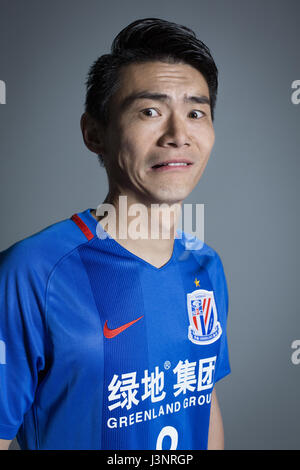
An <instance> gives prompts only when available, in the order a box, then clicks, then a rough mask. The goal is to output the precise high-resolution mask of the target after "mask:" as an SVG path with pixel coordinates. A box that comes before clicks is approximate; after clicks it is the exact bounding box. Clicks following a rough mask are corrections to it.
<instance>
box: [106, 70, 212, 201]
mask: <svg viewBox="0 0 300 470" xmlns="http://www.w3.org/2000/svg"><path fill="white" fill-rule="evenodd" d="M213 144H214V129H213V124H212V119H211V110H210V105H209V89H208V85H207V83H206V80H205V79H204V77H203V75H202V74H201V73H200V72H199V71H198V70H196V69H195V68H194V67H191V66H190V65H187V64H183V63H178V64H168V63H163V62H148V63H144V64H130V65H128V66H125V67H124V68H123V69H122V70H121V73H120V86H119V88H118V91H117V92H116V93H115V95H114V96H113V98H112V100H111V106H110V119H109V124H108V128H107V129H106V132H105V136H104V149H105V150H104V152H103V154H104V159H105V164H106V168H107V171H108V176H109V180H110V182H111V184H112V185H114V186H115V185H116V186H118V187H119V188H120V190H121V192H122V194H127V195H129V194H131V196H133V198H134V199H136V201H138V202H144V203H146V204H149V203H150V204H151V203H163V202H165V203H168V204H173V203H176V202H181V201H182V200H184V199H185V198H186V197H187V196H188V195H189V193H190V192H191V191H192V190H193V188H194V187H195V186H196V184H197V183H198V181H199V179H200V177H201V175H202V173H203V171H204V169H205V167H206V164H207V161H208V159H209V155H210V152H211V150H212V147H213ZM167 162H169V163H170V162H171V164H168V165H166V163H167ZM172 163H173V165H172ZM174 163H175V165H174ZM180 163H181V164H180Z"/></svg>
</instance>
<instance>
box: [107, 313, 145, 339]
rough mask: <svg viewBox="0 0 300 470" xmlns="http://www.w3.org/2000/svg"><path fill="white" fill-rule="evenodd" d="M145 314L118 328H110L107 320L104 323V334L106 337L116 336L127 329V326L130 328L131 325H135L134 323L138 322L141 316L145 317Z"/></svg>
mask: <svg viewBox="0 0 300 470" xmlns="http://www.w3.org/2000/svg"><path fill="white" fill-rule="evenodd" d="M143 316H144V315H142V316H141V317H139V318H136V319H135V320H132V321H130V322H128V323H125V324H124V325H122V326H119V327H118V328H113V329H110V328H108V326H107V320H106V322H105V324H104V327H103V334H104V336H105V338H108V339H110V338H114V337H115V336H117V335H119V334H120V333H122V331H124V330H126V329H127V328H129V327H130V326H131V325H133V324H134V323H136V322H137V321H139V320H140V319H141V318H143Z"/></svg>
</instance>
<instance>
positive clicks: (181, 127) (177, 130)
mask: <svg viewBox="0 0 300 470" xmlns="http://www.w3.org/2000/svg"><path fill="white" fill-rule="evenodd" d="M158 144H159V145H161V146H162V147H182V146H184V145H187V146H190V145H191V141H190V137H189V135H188V130H187V125H186V123H185V122H184V121H183V120H182V118H180V117H179V116H178V114H175V113H172V114H171V115H170V117H169V119H168V121H167V124H166V128H165V130H164V132H163V134H162V136H161V137H160V139H159V142H158Z"/></svg>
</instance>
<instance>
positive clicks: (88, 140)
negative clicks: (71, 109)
mask: <svg viewBox="0 0 300 470" xmlns="http://www.w3.org/2000/svg"><path fill="white" fill-rule="evenodd" d="M80 127H81V132H82V137H83V140H84V143H85V145H86V146H87V148H88V149H89V150H90V151H91V152H94V153H96V154H97V155H103V153H104V137H103V136H104V132H103V129H102V126H101V124H100V123H99V122H97V121H96V120H95V119H94V118H92V117H91V116H90V115H89V114H88V113H83V115H82V116H81V119H80Z"/></svg>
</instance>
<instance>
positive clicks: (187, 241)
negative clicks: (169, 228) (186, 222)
mask: <svg viewBox="0 0 300 470" xmlns="http://www.w3.org/2000/svg"><path fill="white" fill-rule="evenodd" d="M177 235H178V237H177V238H178V240H179V244H180V246H181V247H182V248H183V249H184V251H185V252H191V254H193V256H194V257H195V258H196V259H198V260H199V261H200V260H201V261H203V260H204V259H206V260H207V262H208V263H217V264H222V262H221V258H220V256H219V254H218V252H217V251H216V250H215V249H214V248H212V247H211V246H209V245H207V244H206V243H204V242H203V241H202V240H200V239H199V238H197V237H196V236H195V235H191V234H189V233H186V232H184V231H181V230H177Z"/></svg>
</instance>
